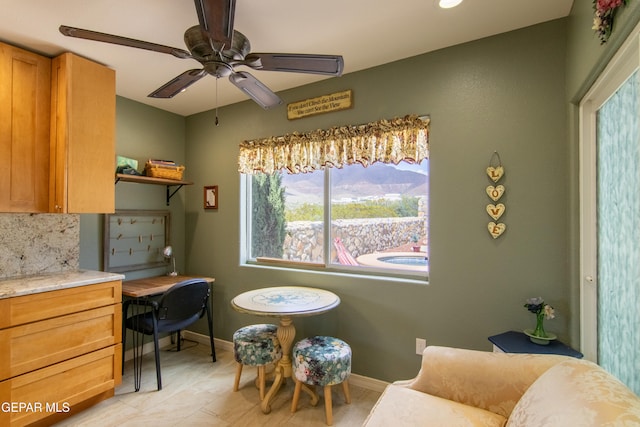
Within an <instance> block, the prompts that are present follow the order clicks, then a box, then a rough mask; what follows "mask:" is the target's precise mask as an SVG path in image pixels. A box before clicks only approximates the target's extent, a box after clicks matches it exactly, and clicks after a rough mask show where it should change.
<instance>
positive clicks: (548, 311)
mask: <svg viewBox="0 0 640 427" xmlns="http://www.w3.org/2000/svg"><path fill="white" fill-rule="evenodd" d="M544 317H546V318H547V319H553V318H554V317H556V315H555V310H554V309H553V307H551V306H550V305H549V304H546V305H545V306H544Z"/></svg>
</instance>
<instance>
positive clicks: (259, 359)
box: [233, 324, 282, 400]
mask: <svg viewBox="0 0 640 427" xmlns="http://www.w3.org/2000/svg"><path fill="white" fill-rule="evenodd" d="M277 329H278V327H277V326H276V325H270V324H259V325H249V326H245V327H244V328H240V329H238V330H237V331H236V332H235V333H234V334H233V356H234V358H235V359H236V362H238V367H237V368H236V380H235V383H234V385H233V391H238V386H239V385H240V376H241V375H242V367H243V366H244V365H246V366H256V367H257V368H258V387H259V388H260V400H263V399H264V395H265V393H264V389H265V369H264V368H265V366H266V365H269V364H272V363H276V362H277V361H278V360H280V358H281V357H282V348H281V347H280V342H279V341H278V337H277V336H276V330H277Z"/></svg>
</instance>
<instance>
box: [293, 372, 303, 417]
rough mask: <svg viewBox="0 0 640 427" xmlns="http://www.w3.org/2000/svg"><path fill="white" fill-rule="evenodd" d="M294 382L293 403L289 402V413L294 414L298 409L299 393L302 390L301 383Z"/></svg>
mask: <svg viewBox="0 0 640 427" xmlns="http://www.w3.org/2000/svg"><path fill="white" fill-rule="evenodd" d="M295 381H296V388H295V389H294V391H293V401H292V402H291V412H296V410H297V409H298V401H299V400H300V391H301V390H302V382H301V381H298V380H297V379H296V380H295Z"/></svg>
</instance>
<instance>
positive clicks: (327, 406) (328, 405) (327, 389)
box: [324, 385, 333, 426]
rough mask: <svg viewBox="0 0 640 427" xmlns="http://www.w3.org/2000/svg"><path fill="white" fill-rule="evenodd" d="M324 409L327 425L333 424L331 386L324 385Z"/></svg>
mask: <svg viewBox="0 0 640 427" xmlns="http://www.w3.org/2000/svg"><path fill="white" fill-rule="evenodd" d="M324 411H325V414H326V416H327V425H328V426H332V425H333V407H332V402H331V386H330V385H326V386H324Z"/></svg>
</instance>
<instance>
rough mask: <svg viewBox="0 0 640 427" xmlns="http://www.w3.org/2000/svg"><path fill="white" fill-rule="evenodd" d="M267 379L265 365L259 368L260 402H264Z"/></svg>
mask: <svg viewBox="0 0 640 427" xmlns="http://www.w3.org/2000/svg"><path fill="white" fill-rule="evenodd" d="M265 382H266V381H265V378H264V365H262V366H258V385H259V386H260V401H263V400H264V395H265V393H264V388H265V387H264V384H265Z"/></svg>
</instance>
